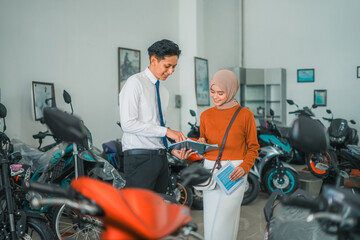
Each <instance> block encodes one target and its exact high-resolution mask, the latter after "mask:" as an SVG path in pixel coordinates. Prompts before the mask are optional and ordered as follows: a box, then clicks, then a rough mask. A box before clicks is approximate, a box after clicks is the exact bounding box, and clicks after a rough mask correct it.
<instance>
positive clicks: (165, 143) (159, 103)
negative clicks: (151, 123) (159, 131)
mask: <svg viewBox="0 0 360 240" xmlns="http://www.w3.org/2000/svg"><path fill="white" fill-rule="evenodd" d="M159 85H160V82H159V81H156V83H155V86H156V95H157V102H158V107H159V115H160V125H161V126H162V127H165V123H164V119H163V115H162V111H161V101H160V92H159ZM163 143H164V146H165V147H166V148H168V144H167V139H166V136H164V137H163Z"/></svg>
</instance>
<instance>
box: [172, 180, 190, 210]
mask: <svg viewBox="0 0 360 240" xmlns="http://www.w3.org/2000/svg"><path fill="white" fill-rule="evenodd" d="M177 186H181V189H180V191H179V192H178V193H175V198H176V201H177V202H178V203H180V204H181V205H185V206H188V207H191V205H192V203H193V192H192V191H191V189H190V188H189V187H184V186H183V185H181V184H180V183H177Z"/></svg>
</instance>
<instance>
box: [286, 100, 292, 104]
mask: <svg viewBox="0 0 360 240" xmlns="http://www.w3.org/2000/svg"><path fill="white" fill-rule="evenodd" d="M286 102H287V103H288V104H290V105H294V101H293V100H291V99H287V100H286Z"/></svg>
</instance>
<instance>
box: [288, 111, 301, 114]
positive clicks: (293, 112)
mask: <svg viewBox="0 0 360 240" xmlns="http://www.w3.org/2000/svg"><path fill="white" fill-rule="evenodd" d="M298 112H299V111H292V112H289V114H296V113H298Z"/></svg>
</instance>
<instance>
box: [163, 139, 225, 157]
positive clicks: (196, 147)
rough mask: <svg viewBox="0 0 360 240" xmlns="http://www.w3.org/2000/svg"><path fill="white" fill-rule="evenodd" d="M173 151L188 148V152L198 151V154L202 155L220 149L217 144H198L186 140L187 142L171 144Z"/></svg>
mask: <svg viewBox="0 0 360 240" xmlns="http://www.w3.org/2000/svg"><path fill="white" fill-rule="evenodd" d="M169 148H171V149H176V150H181V149H183V148H186V150H190V149H192V150H194V151H197V153H198V154H202V153H204V152H208V151H211V150H215V149H219V147H218V145H217V144H212V145H211V144H206V143H198V142H195V141H194V140H191V139H189V138H188V139H186V140H185V141H182V142H178V143H174V144H171V145H170V146H169Z"/></svg>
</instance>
